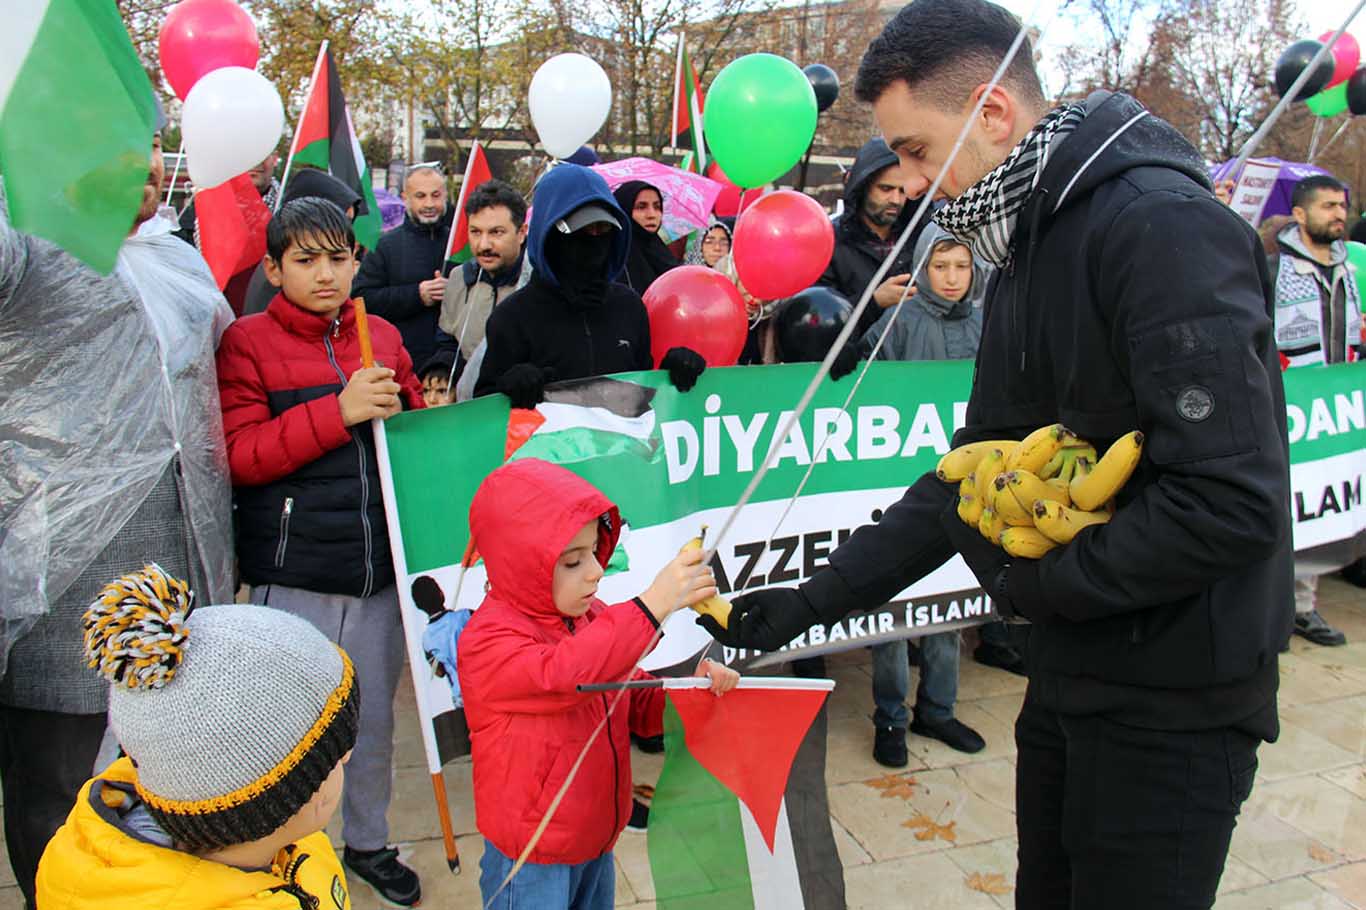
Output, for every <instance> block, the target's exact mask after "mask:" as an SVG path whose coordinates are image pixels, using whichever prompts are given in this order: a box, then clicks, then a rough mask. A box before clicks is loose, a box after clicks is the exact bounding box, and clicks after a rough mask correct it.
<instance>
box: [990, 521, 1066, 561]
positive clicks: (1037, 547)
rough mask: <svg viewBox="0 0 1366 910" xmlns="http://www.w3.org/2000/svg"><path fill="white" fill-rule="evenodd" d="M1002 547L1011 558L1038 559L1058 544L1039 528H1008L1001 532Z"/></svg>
mask: <svg viewBox="0 0 1366 910" xmlns="http://www.w3.org/2000/svg"><path fill="white" fill-rule="evenodd" d="M1001 546H1002V547H1004V548H1005V551H1006V552H1007V553H1009V554H1010V555H1011V556H1019V557H1020V558H1022V559H1038V558H1039V557H1040V556H1042V555H1044V554H1045V553H1047V552H1048V551H1049V550H1051V549H1053V548H1054V547H1056V546H1057V544H1056V543H1055V542H1054V541H1052V540H1049V539H1048V538H1047V537H1045V536H1044V534H1043V532H1042V531H1039V530H1038V529H1037V528H1006V529H1005V530H1004V531H1002V532H1001Z"/></svg>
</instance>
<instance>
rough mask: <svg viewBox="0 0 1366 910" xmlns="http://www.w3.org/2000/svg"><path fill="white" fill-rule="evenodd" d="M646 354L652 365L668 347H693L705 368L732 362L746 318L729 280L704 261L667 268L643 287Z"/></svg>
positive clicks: (737, 353) (740, 345) (745, 328)
mask: <svg viewBox="0 0 1366 910" xmlns="http://www.w3.org/2000/svg"><path fill="white" fill-rule="evenodd" d="M644 299H645V312H646V313H648V314H649V316H650V356H652V357H653V358H654V361H655V365H656V366H658V364H659V361H660V360H662V359H663V357H664V355H665V354H666V353H667V352H668V350H669V348H677V347H685V348H692V349H693V350H694V351H696V352H697V353H699V354H701V355H702V358H703V359H704V360H706V361H707V366H709V367H729V366H734V365H735V361H736V360H738V359H739V358H740V352H741V351H742V350H744V347H745V335H746V334H747V333H748V331H749V320H748V319H747V318H745V304H744V301H742V300H741V299H740V292H739V291H737V290H736V289H735V285H733V284H731V283H730V279H729V278H727V277H726V276H725V275H722V274H721V273H720V272H717V271H713V270H712V269H709V268H707V267H706V266H704V265H685V266H680V267H679V268H676V269H669V271H667V272H665V273H664V274H663V275H660V276H659V277H658V278H656V279H655V280H654V282H653V283H652V284H651V285H650V286H649V287H648V288H646V290H645V298H644Z"/></svg>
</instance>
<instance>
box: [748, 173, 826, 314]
mask: <svg viewBox="0 0 1366 910" xmlns="http://www.w3.org/2000/svg"><path fill="white" fill-rule="evenodd" d="M834 251H835V229H834V227H832V226H831V224H830V219H829V218H828V217H827V216H826V214H825V209H823V208H821V206H820V203H819V202H817V201H816V200H814V199H812V198H811V197H810V196H807V195H806V194H804V193H798V192H797V191H796V190H778V191H777V192H774V193H769V194H768V195H767V196H764V197H762V198H760V199H759V201H757V202H755V203H754V204H753V205H752V206H749V207H747V208H746V209H745V211H744V213H743V214H742V215H741V216H740V220H739V221H738V222H736V225H735V240H734V242H733V243H732V244H731V255H732V256H734V257H735V272H736V275H738V276H739V278H740V283H741V284H743V285H744V286H745V290H747V291H749V292H750V293H751V294H753V295H754V296H755V297H757V298H759V299H760V300H777V299H778V298H780V297H790V296H792V295H793V294H795V293H797V292H798V291H804V290H806V289H807V288H809V287H811V285H812V284H814V283H815V281H816V279H817V278H819V277H821V273H822V272H824V271H825V267H826V266H827V265H829V264H830V255H831V254H832V253H833V252H834Z"/></svg>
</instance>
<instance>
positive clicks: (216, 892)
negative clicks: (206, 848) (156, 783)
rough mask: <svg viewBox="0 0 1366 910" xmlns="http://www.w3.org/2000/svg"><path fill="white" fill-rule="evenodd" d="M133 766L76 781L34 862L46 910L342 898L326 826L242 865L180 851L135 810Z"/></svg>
mask: <svg viewBox="0 0 1366 910" xmlns="http://www.w3.org/2000/svg"><path fill="white" fill-rule="evenodd" d="M136 783H137V770H136V769H135V768H134V767H133V763H132V761H131V760H130V759H127V758H121V759H119V760H118V761H116V762H114V763H113V764H112V765H110V766H109V767H108V768H107V769H105V770H104V771H103V772H102V773H101V774H100V775H99V776H98V777H96V778H95V779H94V780H90V781H87V782H86V784H85V786H84V787H82V788H81V793H80V796H79V797H77V799H76V806H75V808H74V809H72V810H71V815H70V816H69V817H68V818H67V820H66V824H65V825H63V826H62V827H61V828H60V829H58V831H57V833H56V834H55V835H54V836H53V838H52V841H51V842H50V843H49V844H48V846H47V850H46V851H45V852H44V853H43V859H42V862H41V863H40V864H39V866H38V879H37V889H38V891H37V903H38V906H40V907H42V908H43V910H146V908H150V907H174V908H176V910H299V908H300V907H301V906H306V903H305V901H304V898H305V897H311V898H313V899H314V901H315V903H314V904H313V906H315V907H328V908H335V910H343V908H349V907H350V906H351V902H350V899H349V897H348V896H347V893H346V876H345V874H344V873H343V872H342V867H341V863H339V862H338V861H337V855H336V853H335V852H333V850H332V844H331V843H330V842H329V841H328V839H327V835H326V834H324V833H323V832H321V831H319V832H316V833H314V834H310V835H308V836H307V837H304V838H302V839H300V840H299V841H297V842H296V843H293V844H290V845H289V846H288V847H286V848H285V849H284V850H282V851H280V853H279V854H277V856H276V859H275V862H274V863H272V864H271V867H270V868H269V869H264V870H261V871H258V872H247V871H245V870H242V869H237V868H234V867H232V866H225V865H223V864H222V863H216V862H213V861H212V860H207V859H201V858H200V857H197V856H194V855H192V854H189V853H182V852H181V851H179V850H176V849H174V848H172V847H170V846H167V845H166V844H167V842H168V840H169V838H168V836H167V835H166V834H165V832H163V831H161V830H160V828H158V827H157V826H156V824H155V822H153V821H152V820H151V816H150V815H148V814H146V811H145V810H141V811H140V810H139V804H140V802H141V801H140V799H139V798H138V795H137V791H136V790H135V786H136Z"/></svg>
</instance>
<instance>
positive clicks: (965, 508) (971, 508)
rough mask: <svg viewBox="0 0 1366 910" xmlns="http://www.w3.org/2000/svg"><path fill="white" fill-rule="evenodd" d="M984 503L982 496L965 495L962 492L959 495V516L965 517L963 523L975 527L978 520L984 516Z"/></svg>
mask: <svg viewBox="0 0 1366 910" xmlns="http://www.w3.org/2000/svg"><path fill="white" fill-rule="evenodd" d="M984 505H985V504H984V503H983V502H982V497H981V496H975V495H972V494H969V495H967V496H963V495H961V494H960V495H959V497H958V517H959V518H961V519H963V523H964V524H966V525H967V526H968V527H971V528H975V527H977V522H978V521H980V520H981V518H982V509H983V507H984Z"/></svg>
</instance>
